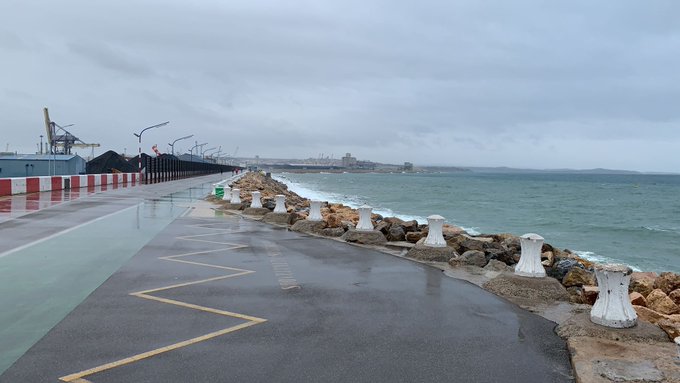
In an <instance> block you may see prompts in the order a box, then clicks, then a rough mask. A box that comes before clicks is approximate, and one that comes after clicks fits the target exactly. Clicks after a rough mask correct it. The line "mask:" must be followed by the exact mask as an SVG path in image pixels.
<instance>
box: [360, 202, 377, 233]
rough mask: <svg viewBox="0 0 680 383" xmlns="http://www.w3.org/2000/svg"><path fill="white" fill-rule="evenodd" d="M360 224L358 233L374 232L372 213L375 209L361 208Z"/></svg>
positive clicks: (366, 206)
mask: <svg viewBox="0 0 680 383" xmlns="http://www.w3.org/2000/svg"><path fill="white" fill-rule="evenodd" d="M357 210H359V222H358V223H357V227H356V230H357V231H373V222H372V221H371V212H372V211H373V208H372V207H370V206H368V205H363V206H361V207H359V209H357Z"/></svg>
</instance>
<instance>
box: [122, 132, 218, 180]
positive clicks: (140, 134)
mask: <svg viewBox="0 0 680 383" xmlns="http://www.w3.org/2000/svg"><path fill="white" fill-rule="evenodd" d="M169 123H170V121H166V122H163V123H160V124H156V125H152V126H149V127H148V128H144V129H142V131H141V132H139V133H133V134H134V135H135V137H137V139H138V160H137V170H138V172H139V173H141V172H142V134H144V132H146V131H147V130H149V129H154V128H160V127H161V126H165V125H167V124H169ZM193 136H194V135H193V134H191V135H188V136H184V137H180V138H178V139H176V140H174V141H173V142H172V143H171V144H168V145H170V148H171V149H172V155H175V143H177V141H181V140H186V139H189V138H191V137H193ZM207 144H208V143H207V142H204V143H202V144H199V143H198V141H196V145H194V146H193V147H192V148H191V149H189V152H190V155H191V161H193V150H194V149H195V148H203V146H205V145H207ZM221 148H222V147H221V146H220V149H221ZM213 149H217V147H215V148H210V149H207V150H205V151H202V152H201V156H203V154H204V153H205V152H207V151H210V150H213ZM220 151H221V150H220Z"/></svg>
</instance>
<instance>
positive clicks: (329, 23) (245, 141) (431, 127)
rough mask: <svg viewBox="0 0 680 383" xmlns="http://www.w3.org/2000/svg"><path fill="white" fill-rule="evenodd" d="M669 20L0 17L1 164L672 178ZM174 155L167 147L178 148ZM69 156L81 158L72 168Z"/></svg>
mask: <svg viewBox="0 0 680 383" xmlns="http://www.w3.org/2000/svg"><path fill="white" fill-rule="evenodd" d="M678 14H680V3H677V2H674V1H670V0H667V1H658V2H654V3H640V2H634V1H614V0H605V1H601V2H596V3H593V2H589V1H585V0H577V1H573V2H568V3H545V2H538V1H536V0H518V1H513V2H506V1H501V0H496V1H488V2H478V1H474V0H466V1H451V2H443V3H442V2H425V3H413V2H409V1H370V2H365V1H356V0H349V1H327V2H304V1H290V2H278V1H260V0H254V1H229V2H223V1H216V0H210V1H208V0H206V1H202V2H200V3H197V4H193V3H187V2H180V1H177V0H169V1H165V2H162V3H160V2H158V1H151V0H140V1H135V2H129V1H121V2H108V3H92V2H88V1H84V0H73V1H65V2H46V3H42V2H40V3H39V2H33V1H18V0H6V1H3V2H1V3H0V56H2V57H3V60H2V64H1V66H0V68H1V69H2V70H0V105H2V106H1V107H0V151H5V149H6V148H9V150H10V151H12V152H14V151H17V152H19V153H35V152H36V151H38V148H37V144H38V143H39V142H40V135H44V134H45V129H44V124H43V120H42V108H43V107H48V108H49V110H50V115H51V117H52V120H54V121H56V122H57V123H59V124H61V125H66V124H75V125H74V126H72V127H70V128H69V130H70V131H71V132H72V133H74V134H75V135H76V136H78V137H79V138H81V139H82V140H83V141H85V142H90V143H101V144H102V147H101V148H99V149H97V150H96V151H95V154H100V153H102V152H103V151H105V150H115V151H117V152H121V153H122V152H123V151H126V152H127V153H128V154H134V153H136V152H137V139H136V137H134V136H133V132H139V131H140V130H141V129H143V128H145V127H147V126H151V125H154V124H158V123H161V122H164V121H170V124H169V125H167V126H164V127H161V128H158V129H153V130H150V131H148V132H146V133H145V134H144V137H143V142H142V149H143V150H144V151H145V152H146V153H151V152H152V149H151V147H152V145H154V144H156V145H158V147H159V148H160V149H161V150H162V151H165V150H166V148H167V147H168V145H167V144H168V143H170V142H173V140H175V139H177V138H179V137H183V136H187V135H191V134H193V135H194V138H192V139H191V141H194V140H197V141H198V142H209V143H210V145H209V146H206V147H212V146H220V145H221V146H222V150H223V152H224V153H227V154H232V153H234V152H235V151H236V148H237V147H238V148H239V150H238V155H239V156H249V157H254V156H255V155H260V156H262V157H281V158H307V157H312V158H314V157H316V156H318V154H319V153H326V154H329V155H330V154H331V153H332V154H333V155H334V156H335V158H340V157H342V156H343V155H344V154H345V153H346V152H351V153H352V154H353V156H355V157H356V158H357V159H370V160H372V161H377V162H382V163H394V164H399V163H403V162H405V161H408V162H413V163H414V164H415V165H416V166H423V165H446V166H463V167H469V166H490V167H496V166H508V167H514V168H528V169H546V168H553V169H558V168H571V169H592V168H607V169H624V170H636V171H652V172H676V173H677V172H680V156H678V155H677V154H676V153H677V152H680V108H678V107H677V100H679V99H680V72H678V70H677V68H678V67H680V48H678V46H680V45H679V44H678V41H679V40H680V24H679V23H677V15H678ZM190 146H191V145H189V143H188V142H181V143H178V144H177V146H176V149H179V148H181V149H184V150H187V149H188V148H189V147H190ZM77 152H78V153H80V154H81V155H82V156H87V155H89V153H90V151H89V150H77Z"/></svg>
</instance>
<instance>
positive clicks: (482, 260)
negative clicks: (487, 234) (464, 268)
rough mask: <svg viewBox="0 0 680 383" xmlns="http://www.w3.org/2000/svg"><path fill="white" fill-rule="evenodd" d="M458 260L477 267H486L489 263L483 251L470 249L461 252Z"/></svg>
mask: <svg viewBox="0 0 680 383" xmlns="http://www.w3.org/2000/svg"><path fill="white" fill-rule="evenodd" d="M458 261H459V262H461V263H464V264H466V265H473V266H477V267H484V266H486V264H487V260H486V256H485V255H484V252H483V251H479V250H468V251H466V252H464V253H463V254H461V256H460V257H459V258H458Z"/></svg>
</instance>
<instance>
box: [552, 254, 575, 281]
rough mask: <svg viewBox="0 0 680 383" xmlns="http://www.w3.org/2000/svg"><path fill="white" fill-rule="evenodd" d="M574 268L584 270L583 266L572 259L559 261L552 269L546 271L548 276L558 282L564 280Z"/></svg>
mask: <svg viewBox="0 0 680 383" xmlns="http://www.w3.org/2000/svg"><path fill="white" fill-rule="evenodd" d="M574 267H579V268H583V266H582V265H581V264H580V263H578V261H577V260H575V259H571V258H563V259H559V260H558V261H557V262H555V264H554V265H553V266H552V267H549V268H547V269H546V273H547V274H548V276H551V277H553V278H555V279H557V280H560V281H561V280H563V279H564V276H565V275H567V273H568V272H569V270H571V269H573V268H574Z"/></svg>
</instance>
